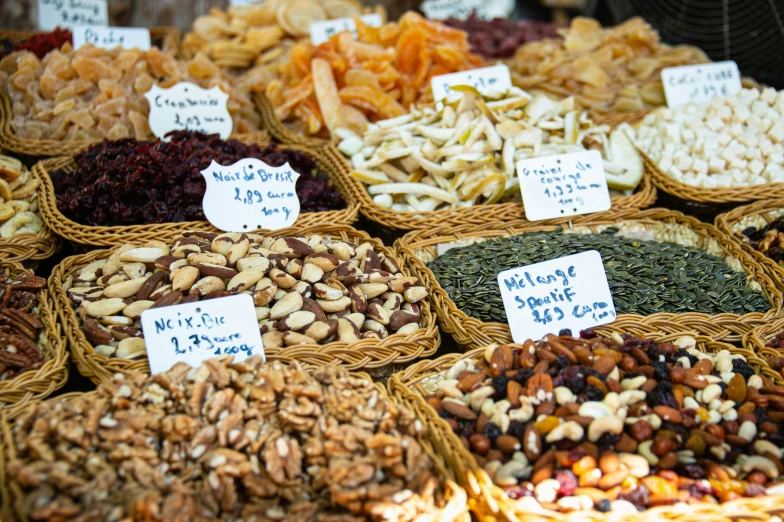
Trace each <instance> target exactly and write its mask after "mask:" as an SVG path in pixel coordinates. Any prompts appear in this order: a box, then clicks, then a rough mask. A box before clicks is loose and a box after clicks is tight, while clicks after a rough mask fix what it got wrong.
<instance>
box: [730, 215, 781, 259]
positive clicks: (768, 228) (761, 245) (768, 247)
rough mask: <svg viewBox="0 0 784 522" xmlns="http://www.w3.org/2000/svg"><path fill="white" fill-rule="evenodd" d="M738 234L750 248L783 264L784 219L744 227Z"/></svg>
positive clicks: (778, 218) (779, 218)
mask: <svg viewBox="0 0 784 522" xmlns="http://www.w3.org/2000/svg"><path fill="white" fill-rule="evenodd" d="M733 228H738V227H733ZM738 235H739V236H740V238H741V240H742V241H743V242H745V243H747V244H748V245H749V246H751V248H753V249H754V250H756V251H758V252H761V253H762V254H765V255H766V256H767V257H769V258H770V259H772V260H773V261H774V262H776V264H778V265H779V266H784V220H782V218H781V217H777V218H776V219H774V220H773V221H771V222H770V223H768V224H766V225H762V226H759V227H755V226H749V227H746V228H744V229H743V231H742V232H741V233H740V234H738Z"/></svg>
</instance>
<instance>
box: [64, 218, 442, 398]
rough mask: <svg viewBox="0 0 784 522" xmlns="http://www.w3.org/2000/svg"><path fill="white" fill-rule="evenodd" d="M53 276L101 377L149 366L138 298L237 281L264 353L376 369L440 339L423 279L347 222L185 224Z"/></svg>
mask: <svg viewBox="0 0 784 522" xmlns="http://www.w3.org/2000/svg"><path fill="white" fill-rule="evenodd" d="M52 280H53V292H54V293H55V295H56V300H57V306H58V312H59V313H60V316H61V318H62V320H63V321H64V322H65V323H66V324H67V325H68V335H69V341H70V343H71V349H72V350H73V353H74V359H75V361H76V364H77V367H78V368H79V370H80V372H81V373H82V374H83V375H85V376H87V377H89V378H90V379H92V380H93V381H94V382H96V383H98V382H102V381H104V380H106V379H108V378H110V377H111V376H112V374H113V373H114V371H116V370H135V371H141V372H143V373H149V366H148V362H147V355H146V348H145V343H144V340H143V331H142V330H141V328H140V322H139V318H140V315H141V313H142V312H143V311H144V310H147V309H149V308H153V307H155V308H159V307H162V306H171V305H174V304H178V303H188V302H195V301H199V300H201V299H212V298H217V297H222V296H227V295H234V294H239V293H249V294H251V295H252V296H253V299H254V304H255V306H256V318H257V320H258V322H259V329H260V331H261V333H262V342H263V344H264V352H265V354H266V355H267V357H275V358H278V359H282V360H284V361H290V360H299V361H302V362H305V363H308V364H315V365H318V364H326V363H329V362H337V361H340V362H341V363H342V364H343V365H345V366H346V367H348V368H350V369H376V368H386V367H388V366H389V365H392V364H396V363H397V364H400V363H405V362H408V361H411V360H414V359H417V358H419V357H423V356H427V355H428V354H432V353H434V352H435V350H436V348H437V347H438V346H439V344H440V337H439V335H438V331H437V329H436V327H435V317H434V315H433V314H432V312H431V310H430V305H429V303H428V301H427V299H426V298H427V295H428V292H429V291H428V289H427V288H425V287H423V286H421V285H420V284H419V282H418V280H417V278H416V277H413V276H412V275H411V273H410V272H409V271H408V269H407V268H406V267H405V266H401V265H400V264H399V263H398V262H397V261H396V259H395V257H394V255H393V253H392V251H391V250H390V249H387V248H386V247H384V246H383V245H382V244H381V242H380V241H378V240H375V239H372V238H370V236H368V235H367V234H365V233H363V232H359V231H356V230H354V229H352V228H350V227H346V226H343V227H339V226H322V227H312V228H301V227H298V228H296V229H288V230H287V229H284V230H282V231H277V232H275V233H273V234H270V235H264V236H262V235H257V234H228V233H227V234H220V235H218V234H215V233H211V232H185V233H184V234H183V236H182V237H180V238H178V239H175V240H173V241H167V242H162V241H156V240H153V241H148V242H146V243H138V244H135V245H132V244H127V245H124V246H122V247H119V248H116V249H114V250H102V251H101V250H98V251H94V252H91V253H89V254H86V255H82V256H74V257H70V258H67V259H66V260H65V261H63V262H62V263H61V264H60V265H59V266H58V267H57V268H55V270H54V273H53V275H52Z"/></svg>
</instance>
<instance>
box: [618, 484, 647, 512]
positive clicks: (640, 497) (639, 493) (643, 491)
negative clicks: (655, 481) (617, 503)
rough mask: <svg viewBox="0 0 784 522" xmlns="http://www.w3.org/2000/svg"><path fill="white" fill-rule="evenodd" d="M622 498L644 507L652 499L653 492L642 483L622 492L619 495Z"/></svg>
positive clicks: (641, 507)
mask: <svg viewBox="0 0 784 522" xmlns="http://www.w3.org/2000/svg"><path fill="white" fill-rule="evenodd" d="M619 498H620V499H621V500H626V501H628V502H631V503H632V504H634V505H635V507H636V508H637V509H643V508H645V507H646V506H647V505H648V502H650V501H651V492H650V491H648V488H646V487H645V486H643V485H642V484H640V485H639V486H637V487H636V488H634V489H633V490H631V491H629V492H628V493H622V494H621V496H620V497H619Z"/></svg>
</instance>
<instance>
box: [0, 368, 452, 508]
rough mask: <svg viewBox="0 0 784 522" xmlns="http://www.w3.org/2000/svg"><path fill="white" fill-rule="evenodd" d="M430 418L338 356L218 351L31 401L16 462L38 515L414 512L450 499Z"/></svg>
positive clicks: (27, 503) (18, 427)
mask: <svg viewBox="0 0 784 522" xmlns="http://www.w3.org/2000/svg"><path fill="white" fill-rule="evenodd" d="M422 429H423V426H422V423H421V422H420V421H417V420H416V419H415V417H414V415H413V414H412V413H411V412H409V411H408V410H406V409H403V408H400V407H398V406H397V405H395V404H393V403H391V402H390V401H389V400H388V399H386V398H385V397H383V396H379V392H378V390H376V389H375V388H374V386H373V383H372V382H370V381H367V380H364V379H361V378H358V377H355V376H352V375H350V374H349V373H348V372H346V371H345V370H343V369H339V368H337V367H334V366H332V367H325V368H323V369H319V370H317V371H315V373H309V372H307V371H304V370H302V369H301V368H300V367H299V366H298V365H296V363H295V364H294V365H292V366H284V365H282V364H280V363H269V364H262V363H261V358H260V357H259V356H254V357H251V358H250V359H247V360H245V361H243V362H241V363H234V364H232V363H231V358H223V359H210V360H208V361H206V362H205V363H204V364H203V365H202V366H200V367H199V368H191V367H190V366H188V365H186V364H184V363H178V364H177V365H175V366H174V367H173V368H172V369H171V370H169V371H168V372H166V373H162V374H158V375H155V376H152V377H149V376H143V375H141V374H139V373H129V374H128V375H123V374H117V375H116V376H115V377H114V378H113V379H111V380H108V381H106V382H104V383H102V384H101V385H100V386H99V387H98V389H97V391H96V392H94V393H89V394H84V395H83V396H82V397H81V398H79V399H77V400H74V401H69V402H65V401H62V400H57V401H49V402H46V403H42V404H38V405H36V406H34V407H31V408H30V410H29V411H28V412H26V414H25V415H23V416H22V417H20V418H19V419H18V420H17V421H16V423H15V424H14V425H13V426H12V431H13V444H14V445H15V447H16V448H17V452H16V459H15V460H13V461H12V462H10V465H9V471H10V477H11V478H12V479H13V480H14V481H15V482H16V483H17V484H18V485H19V486H20V487H21V489H22V492H23V498H22V499H21V501H20V504H21V505H22V507H23V510H24V514H25V515H26V517H27V518H28V519H29V520H33V521H38V520H104V521H119V520H127V521H130V520H167V521H174V520H182V521H185V520H188V521H198V522H202V521H203V522H207V521H218V520H225V521H237V520H246V521H284V520H286V521H295V520H297V521H312V522H316V521H334V522H339V521H345V522H349V521H358V520H369V521H376V520H394V521H398V522H406V521H413V520H424V519H425V518H420V517H423V515H424V514H425V513H428V514H430V515H432V516H434V517H437V515H438V513H439V512H440V511H441V510H439V508H438V507H436V506H437V505H443V503H442V501H443V490H442V487H441V484H440V483H439V481H438V479H437V478H436V477H435V476H434V474H433V463H432V461H431V460H430V458H429V457H428V455H427V453H425V452H424V450H423V448H422V446H421V445H420V444H419V442H418V441H417V440H416V438H415V437H416V436H417V434H419V433H420V432H421V431H422ZM9 442H10V441H9ZM433 519H437V518H433ZM427 520H432V519H431V518H427Z"/></svg>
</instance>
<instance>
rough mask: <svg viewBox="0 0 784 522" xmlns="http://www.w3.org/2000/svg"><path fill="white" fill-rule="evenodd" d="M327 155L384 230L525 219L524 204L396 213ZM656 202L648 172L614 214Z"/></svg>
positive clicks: (336, 156) (327, 150)
mask: <svg viewBox="0 0 784 522" xmlns="http://www.w3.org/2000/svg"><path fill="white" fill-rule="evenodd" d="M322 150H323V151H324V154H325V155H329V156H331V157H332V158H333V161H336V162H340V164H341V165H342V174H343V176H344V177H345V179H346V184H347V185H350V186H351V189H352V192H353V193H354V198H355V199H356V200H357V201H359V202H360V212H362V214H363V215H364V216H365V217H367V218H368V219H370V220H371V221H375V222H376V223H379V224H380V225H382V226H384V227H388V228H391V229H395V230H427V229H429V228H432V227H433V223H438V224H439V225H442V226H443V225H445V224H451V225H453V226H459V225H465V224H469V223H472V224H477V225H479V224H485V223H491V222H503V221H512V220H521V219H525V211H524V209H523V205H522V203H495V204H493V205H477V206H475V207H466V208H450V209H444V210H434V211H430V212H396V211H394V210H392V209H388V208H385V207H382V206H381V205H378V204H377V203H376V202H375V201H373V198H371V197H370V194H368V191H367V188H366V187H365V186H364V185H363V184H362V183H361V182H360V181H359V180H358V179H356V178H354V176H352V175H351V170H352V169H351V165H350V164H349V162H348V161H347V160H346V158H345V157H343V155H342V154H341V153H340V152H339V151H338V150H337V149H336V148H335V147H334V146H332V145H328V146H326V147H324V148H323V149H322ZM655 201H656V188H655V187H654V186H653V183H652V182H651V178H650V175H649V173H648V172H647V170H646V172H645V174H644V175H643V178H642V181H641V182H640V185H639V186H638V187H637V189H636V191H635V192H634V193H633V194H632V195H631V196H622V197H619V198H613V200H612V208H613V210H626V209H642V208H646V207H650V206H651V205H653V204H654V202H655Z"/></svg>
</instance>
